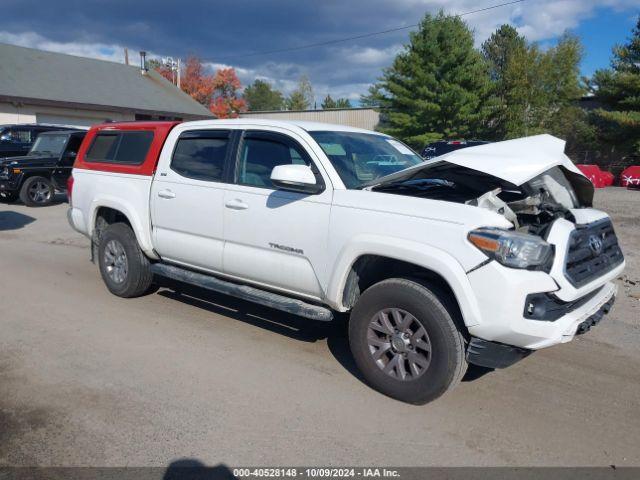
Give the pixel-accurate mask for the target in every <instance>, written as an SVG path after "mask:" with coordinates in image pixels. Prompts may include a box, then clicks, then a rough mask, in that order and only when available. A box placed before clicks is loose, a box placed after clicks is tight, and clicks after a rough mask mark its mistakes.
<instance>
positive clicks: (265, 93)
mask: <svg viewBox="0 0 640 480" xmlns="http://www.w3.org/2000/svg"><path fill="white" fill-rule="evenodd" d="M244 99H245V100H246V101H247V106H248V108H249V110H253V111H255V110H263V111H264V110H282V108H283V107H284V97H283V96H282V93H281V92H279V91H278V90H276V89H274V88H273V87H272V86H271V85H269V83H268V82H265V81H264V80H260V79H256V80H255V81H254V82H253V83H252V84H251V85H249V86H247V88H245V89H244Z"/></svg>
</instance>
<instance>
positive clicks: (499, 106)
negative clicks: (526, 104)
mask: <svg viewBox="0 0 640 480" xmlns="http://www.w3.org/2000/svg"><path fill="white" fill-rule="evenodd" d="M526 48H527V42H526V40H525V38H524V37H523V36H522V35H520V34H518V31H517V30H516V29H515V28H513V27H512V26H511V25H502V26H501V27H500V28H498V29H497V30H496V31H495V32H494V33H493V34H491V36H490V37H489V38H488V39H487V40H486V41H485V42H484V43H483V44H482V49H481V51H482V55H483V56H484V58H485V60H486V61H487V63H488V66H489V75H490V77H491V93H490V97H489V100H488V102H487V107H488V108H487V115H488V118H487V126H488V128H487V133H486V137H487V139H490V140H503V139H504V138H505V137H506V136H507V115H508V110H509V105H508V103H507V98H508V97H509V96H510V95H512V94H513V89H514V87H515V85H512V84H511V83H510V81H509V80H510V79H511V77H510V76H509V75H507V72H508V70H509V68H510V67H511V62H512V61H513V59H514V57H515V56H521V55H522V54H523V53H524V52H525V50H526Z"/></svg>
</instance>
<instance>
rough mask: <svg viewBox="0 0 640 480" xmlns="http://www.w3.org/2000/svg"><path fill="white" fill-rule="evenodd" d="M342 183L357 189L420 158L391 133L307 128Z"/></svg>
mask: <svg viewBox="0 0 640 480" xmlns="http://www.w3.org/2000/svg"><path fill="white" fill-rule="evenodd" d="M309 134H310V135H311V136H312V137H313V139H314V140H315V141H316V142H318V144H319V145H320V147H321V148H322V150H323V151H324V153H325V154H326V155H327V157H329V160H330V161H331V164H332V165H333V167H334V168H335V169H336V171H337V172H338V175H340V178H341V179H342V181H343V182H344V184H345V186H346V187H347V188H350V189H357V188H362V187H364V186H366V185H367V184H369V183H371V182H372V181H373V180H375V179H377V178H380V177H384V176H386V175H390V174H392V173H395V172H399V171H400V170H404V169H405V168H409V167H412V166H414V165H417V164H419V163H421V162H422V161H423V159H422V158H421V157H420V156H419V155H418V154H417V153H415V152H414V151H413V150H411V149H410V148H409V147H407V146H406V145H405V144H403V143H401V142H399V141H398V140H394V139H393V138H391V137H385V136H383V135H376V134H372V133H358V132H309Z"/></svg>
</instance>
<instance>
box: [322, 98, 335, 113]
mask: <svg viewBox="0 0 640 480" xmlns="http://www.w3.org/2000/svg"><path fill="white" fill-rule="evenodd" d="M320 106H321V107H322V108H323V109H325V110H326V109H327V108H337V107H336V101H335V100H334V99H333V98H332V97H331V95H329V94H327V96H326V97H324V100H323V101H322V103H321V104H320Z"/></svg>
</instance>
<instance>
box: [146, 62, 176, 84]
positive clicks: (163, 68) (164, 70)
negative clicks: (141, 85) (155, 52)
mask: <svg viewBox="0 0 640 480" xmlns="http://www.w3.org/2000/svg"><path fill="white" fill-rule="evenodd" d="M147 67H148V68H149V69H150V70H155V71H156V72H158V73H159V74H160V75H162V76H163V77H164V78H166V79H167V80H169V81H170V82H171V83H174V77H175V73H174V72H173V70H171V68H170V67H168V66H167V65H165V64H164V63H162V62H161V61H160V60H158V59H156V58H152V59H151V60H148V61H147Z"/></svg>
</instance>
